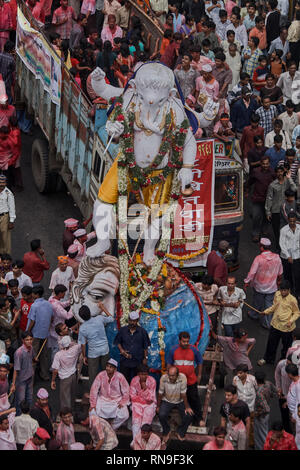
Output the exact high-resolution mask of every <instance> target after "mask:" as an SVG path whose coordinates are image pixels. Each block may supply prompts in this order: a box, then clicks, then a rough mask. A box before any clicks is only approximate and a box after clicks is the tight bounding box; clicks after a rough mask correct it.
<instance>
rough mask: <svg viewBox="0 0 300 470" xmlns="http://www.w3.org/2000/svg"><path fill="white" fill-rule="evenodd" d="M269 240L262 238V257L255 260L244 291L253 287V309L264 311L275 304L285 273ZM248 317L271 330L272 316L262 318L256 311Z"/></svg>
mask: <svg viewBox="0 0 300 470" xmlns="http://www.w3.org/2000/svg"><path fill="white" fill-rule="evenodd" d="M270 246H271V242H270V240H269V239H268V238H261V240H260V243H259V249H260V255H258V256H256V257H255V258H254V261H253V263H252V266H251V268H250V271H249V273H248V275H247V277H246V279H245V280H244V283H245V285H244V289H246V288H247V287H248V286H249V285H250V284H251V285H252V287H253V300H252V304H253V307H254V308H256V309H257V310H259V311H261V312H262V311H264V310H266V309H267V308H268V307H271V305H272V304H273V299H274V295H275V292H276V291H277V290H278V285H279V284H280V280H281V276H282V273H283V268H282V263H281V259H280V256H279V255H277V254H276V253H272V251H271V250H270ZM248 315H249V317H250V318H252V319H253V320H257V319H259V320H260V322H261V325H262V326H263V327H264V328H270V323H271V320H272V315H263V319H261V318H262V316H260V315H259V314H257V313H256V312H254V311H249V312H248Z"/></svg>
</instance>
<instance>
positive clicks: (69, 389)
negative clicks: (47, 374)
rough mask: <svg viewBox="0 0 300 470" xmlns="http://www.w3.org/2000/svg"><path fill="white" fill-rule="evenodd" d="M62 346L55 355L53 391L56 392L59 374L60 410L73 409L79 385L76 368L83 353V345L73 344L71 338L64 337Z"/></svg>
mask: <svg viewBox="0 0 300 470" xmlns="http://www.w3.org/2000/svg"><path fill="white" fill-rule="evenodd" d="M60 345H61V347H62V349H61V350H60V351H58V352H57V353H56V354H55V356H54V359H53V362H52V380H51V389H52V390H56V383H55V379H56V376H57V374H58V376H59V378H60V383H59V401H60V409H62V408H71V409H73V408H74V404H75V393H76V383H77V380H76V366H77V362H78V358H79V355H80V353H81V345H80V344H74V343H73V344H71V338H70V336H64V337H63V338H62V340H61V342H60Z"/></svg>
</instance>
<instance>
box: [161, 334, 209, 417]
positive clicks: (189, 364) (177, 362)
mask: <svg viewBox="0 0 300 470" xmlns="http://www.w3.org/2000/svg"><path fill="white" fill-rule="evenodd" d="M194 363H196V369H195V365H194ZM202 363H203V359H202V356H201V354H200V352H199V351H198V349H197V348H196V347H195V346H192V345H191V344H190V334H189V333H188V332H186V331H182V332H181V333H179V344H177V345H176V346H173V347H172V348H171V350H170V353H169V357H168V367H171V366H176V367H177V369H178V370H179V372H181V373H182V374H184V375H185V376H186V378H187V391H186V396H187V399H188V402H189V404H190V406H191V408H192V410H193V412H194V425H195V426H205V423H204V421H202V411H201V404H200V399H199V395H198V387H197V386H198V385H200V381H201V374H202ZM196 374H197V375H196Z"/></svg>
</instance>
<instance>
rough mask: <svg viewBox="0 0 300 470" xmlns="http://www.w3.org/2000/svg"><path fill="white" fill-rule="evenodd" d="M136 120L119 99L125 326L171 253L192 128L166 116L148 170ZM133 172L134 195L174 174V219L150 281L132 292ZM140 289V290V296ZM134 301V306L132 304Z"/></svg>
mask: <svg viewBox="0 0 300 470" xmlns="http://www.w3.org/2000/svg"><path fill="white" fill-rule="evenodd" d="M134 119H135V115H134V113H133V112H132V111H129V112H128V119H127V118H126V117H125V114H124V112H123V99H122V98H121V97H119V98H117V102H116V103H115V108H114V113H113V116H112V118H111V120H112V121H117V122H122V123H123V126H124V133H123V135H122V143H121V148H120V152H119V155H118V193H119V197H118V219H119V220H118V221H119V240H118V249H119V264H120V271H121V276H120V298H121V305H122V311H123V315H122V318H121V324H122V325H125V324H126V322H127V320H128V316H129V313H130V311H132V310H140V309H141V308H142V307H143V306H144V304H145V302H146V301H147V300H148V298H149V297H150V296H151V295H152V294H153V291H154V289H155V281H156V279H157V276H158V275H159V273H160V272H161V269H162V265H163V262H164V258H165V254H166V252H167V249H168V246H169V243H170V238H171V233H172V229H173V224H174V213H175V209H176V203H175V202H176V201H177V200H178V199H179V195H180V183H179V181H178V177H177V176H178V171H179V169H180V168H181V166H182V151H183V146H184V142H185V139H186V134H187V132H188V128H189V122H188V120H187V119H184V120H183V122H182V123H181V125H180V126H177V127H176V129H173V118H172V113H171V112H170V113H168V114H167V116H166V127H165V131H164V134H163V137H162V142H161V145H160V148H159V152H158V154H157V156H156V157H155V159H154V161H153V163H152V164H151V165H150V166H149V167H148V168H144V169H142V168H140V167H139V166H138V165H137V163H136V161H135V156H134ZM170 148H172V152H171V156H170V158H169V162H168V164H167V166H166V167H165V168H163V169H162V170H161V171H160V175H158V176H150V173H151V172H153V170H155V168H157V167H159V165H160V164H161V162H162V160H163V158H164V157H165V155H166V153H167V152H168V151H169V150H170ZM129 172H130V183H131V187H132V189H133V192H134V193H136V194H138V192H139V190H140V188H141V187H143V186H148V185H154V184H159V183H161V182H163V181H165V180H166V178H167V177H168V175H169V174H170V173H172V172H173V173H174V175H173V181H172V188H171V194H170V201H169V204H168V208H167V211H166V213H165V216H166V220H170V221H171V223H170V224H167V225H166V224H163V230H162V236H161V239H160V243H159V246H158V248H157V250H156V253H155V254H156V256H155V261H154V263H153V264H152V268H151V271H150V273H149V276H148V278H147V280H146V281H147V283H142V285H141V286H139V289H131V292H130V290H129V285H128V281H129V268H130V266H129V249H128V246H127V193H128V180H129ZM138 290H139V291H140V292H139V293H138ZM131 302H132V303H131Z"/></svg>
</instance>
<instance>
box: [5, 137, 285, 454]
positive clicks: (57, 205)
mask: <svg viewBox="0 0 300 470" xmlns="http://www.w3.org/2000/svg"><path fill="white" fill-rule="evenodd" d="M38 135H39V131H38V130H35V136H38ZM33 140H34V137H28V136H24V135H22V161H21V167H22V172H23V180H24V186H25V190H24V191H23V192H21V193H17V194H16V195H15V198H16V211H17V219H16V224H15V229H14V231H13V234H12V247H13V249H12V253H13V258H16V259H17V258H22V257H23V254H24V252H26V251H28V250H29V249H30V246H29V242H30V240H32V239H34V238H40V239H41V241H42V246H43V248H44V250H45V253H46V257H47V259H48V261H49V262H50V264H51V267H50V270H49V271H48V272H46V273H45V276H44V279H43V282H42V284H43V285H44V287H45V288H48V286H49V282H50V275H51V272H52V271H53V270H54V269H55V268H56V257H57V256H58V255H60V254H62V233H63V230H64V224H63V221H64V219H66V218H69V217H75V218H79V219H80V218H81V215H80V212H79V210H78V208H77V207H76V205H75V204H74V202H73V200H72V198H71V197H70V196H69V195H68V194H67V193H66V192H60V193H56V194H49V195H41V194H39V193H38V191H37V190H36V188H35V186H34V182H33V178H32V173H31V165H30V155H31V145H32V142H33ZM248 205H249V204H248V201H245V220H244V227H243V230H242V231H241V240H240V253H239V261H240V268H239V269H238V271H236V273H235V274H236V277H237V282H238V286H240V287H242V286H243V279H244V278H245V277H246V274H247V272H248V270H249V267H250V265H251V263H252V261H253V259H254V257H255V256H256V255H257V254H258V246H257V245H256V244H254V243H253V242H252V241H251V236H250V233H251V220H250V217H249V209H248ZM270 236H271V237H272V235H271V229H270ZM251 300H252V293H251V289H248V292H247V301H248V302H249V303H250V304H251ZM243 316H244V320H243V326H244V327H245V328H246V329H247V330H248V332H249V337H255V338H256V341H257V342H256V345H255V347H254V348H253V350H252V352H251V361H252V364H253V366H254V369H256V368H258V367H259V366H257V365H256V362H257V360H258V359H259V358H261V357H262V356H263V354H264V351H265V346H266V342H267V338H268V331H267V330H265V329H263V328H261V327H260V326H259V325H258V324H257V323H256V322H253V321H252V320H250V319H248V316H247V310H246V308H245V307H244V312H243ZM265 370H266V372H267V378H268V379H269V380H272V381H274V368H273V367H272V366H265ZM216 379H218V377H217V376H216ZM40 386H43V387H45V388H47V389H48V390H49V391H50V383H49V382H43V383H42V382H39V381H38V380H37V381H36V384H35V387H34V389H35V390H36V389H37V388H39V387H40ZM80 393H82V385H81V386H80V389H79V394H80ZM223 398H224V392H223V391H222V390H221V389H217V391H216V392H213V394H212V399H211V403H210V405H211V408H212V412H211V414H210V415H209V420H208V425H209V427H212V426H214V425H217V424H218V423H219V409H220V405H221V403H222V401H223ZM50 404H51V405H52V407H53V410H54V412H55V414H57V413H58V406H59V404H58V391H57V392H52V391H50ZM277 418H280V413H279V409H278V405H277V400H276V399H275V400H274V401H273V406H272V410H271V420H273V419H277ZM122 448H124V447H122ZM125 448H126V446H125Z"/></svg>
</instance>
